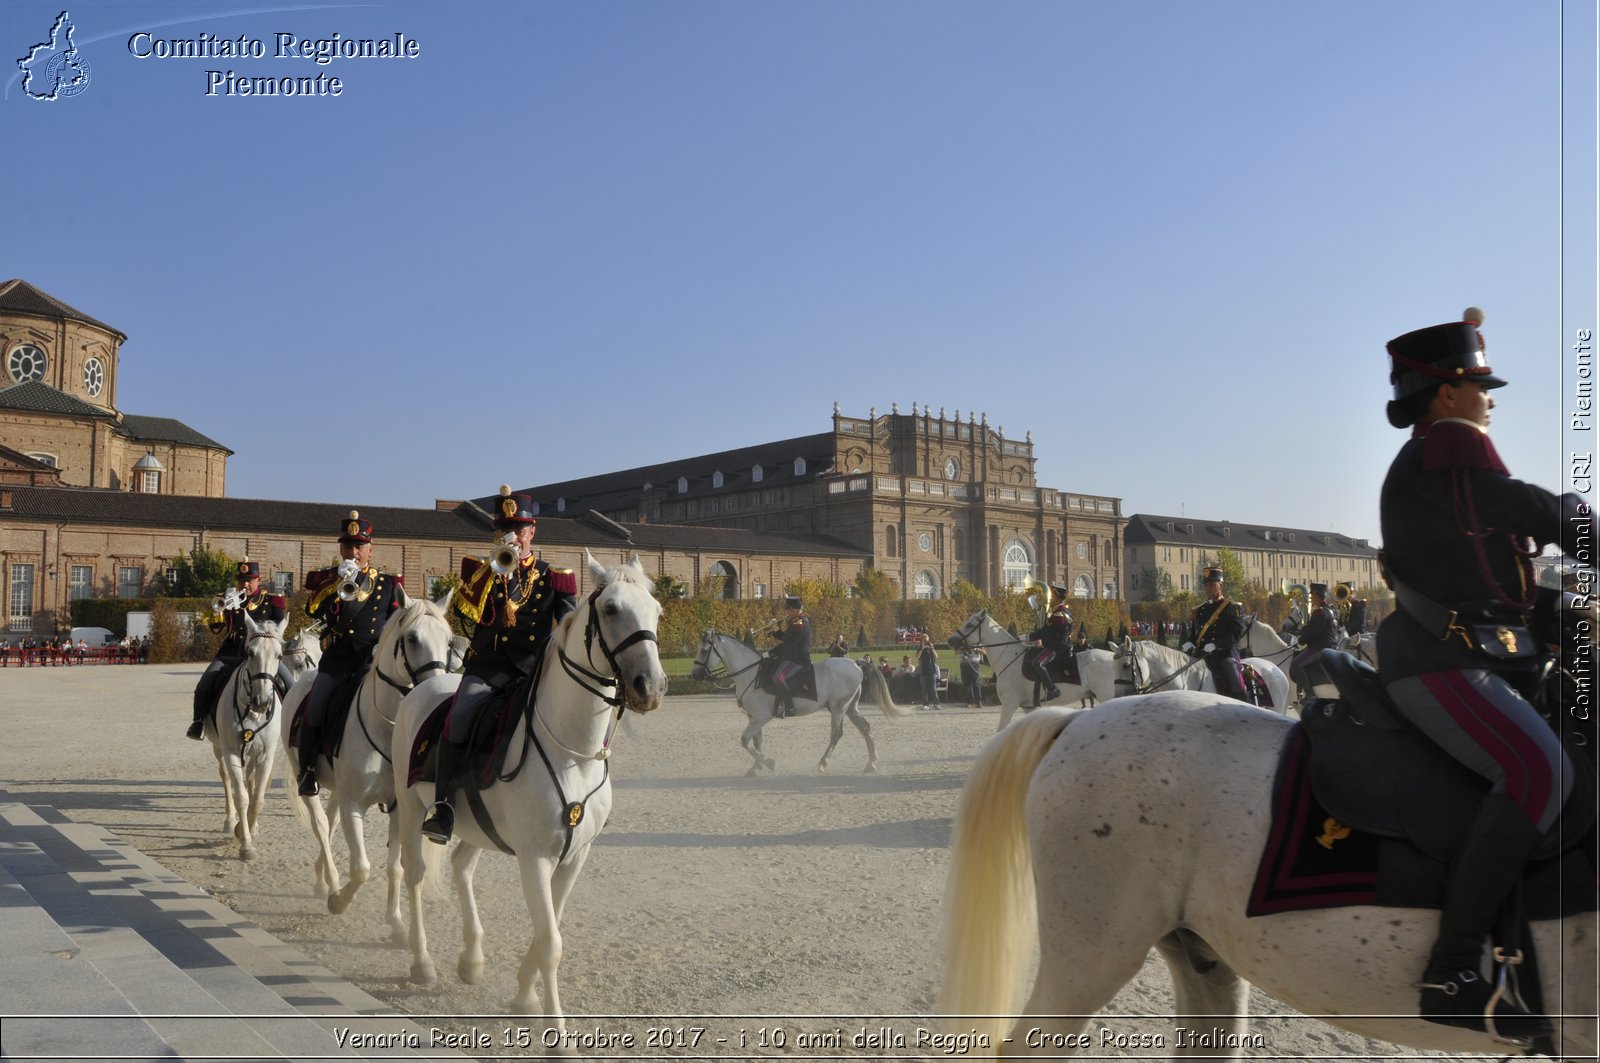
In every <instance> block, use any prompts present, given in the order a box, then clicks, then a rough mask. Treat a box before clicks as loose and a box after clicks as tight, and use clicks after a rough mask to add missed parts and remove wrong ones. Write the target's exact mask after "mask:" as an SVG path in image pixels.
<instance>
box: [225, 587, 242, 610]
mask: <svg viewBox="0 0 1600 1063" xmlns="http://www.w3.org/2000/svg"><path fill="white" fill-rule="evenodd" d="M243 604H244V595H242V594H240V593H239V589H238V588H237V587H229V588H228V590H227V592H226V593H224V594H223V596H222V608H223V609H224V610H228V609H237V608H239V606H241V605H243Z"/></svg>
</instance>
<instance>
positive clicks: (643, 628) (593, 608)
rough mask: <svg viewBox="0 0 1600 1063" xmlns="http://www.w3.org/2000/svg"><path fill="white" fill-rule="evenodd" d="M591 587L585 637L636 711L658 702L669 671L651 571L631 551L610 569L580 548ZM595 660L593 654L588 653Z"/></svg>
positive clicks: (621, 694)
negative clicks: (663, 657) (659, 641)
mask: <svg viewBox="0 0 1600 1063" xmlns="http://www.w3.org/2000/svg"><path fill="white" fill-rule="evenodd" d="M583 556H584V559H585V560H586V561H587V562H588V566H589V577H590V579H592V580H593V581H594V584H595V589H594V593H592V594H591V595H589V600H588V606H589V618H588V621H587V623H586V624H585V627H584V638H585V641H586V642H588V641H591V640H592V641H593V642H594V643H596V644H597V645H598V648H599V650H600V651H601V652H602V653H603V654H604V656H605V659H606V661H607V662H608V663H609V664H610V666H611V669H612V675H613V676H614V677H615V678H616V682H617V688H618V694H619V696H620V697H621V698H622V699H623V704H625V705H626V706H627V707H628V708H630V709H632V710H633V711H634V712H650V711H651V710H653V709H657V708H660V707H661V699H662V697H664V696H665V695H666V692H667V674H666V672H665V671H663V670H662V668H661V657H660V654H659V652H658V651H657V643H656V628H657V627H658V626H660V623H661V603H660V602H658V601H656V597H655V595H654V594H653V593H652V590H653V588H652V585H651V581H650V577H649V575H647V574H646V573H645V570H644V568H643V566H641V565H640V564H639V559H638V558H637V557H631V558H629V559H628V561H627V562H626V563H625V564H622V565H618V566H617V567H616V568H613V569H610V570H609V571H608V570H607V569H606V568H605V567H604V566H603V565H601V564H600V563H599V562H598V561H596V560H595V559H594V557H593V556H592V555H590V553H589V551H588V550H585V551H584V552H583ZM590 660H591V663H593V658H592V656H591V658H590Z"/></svg>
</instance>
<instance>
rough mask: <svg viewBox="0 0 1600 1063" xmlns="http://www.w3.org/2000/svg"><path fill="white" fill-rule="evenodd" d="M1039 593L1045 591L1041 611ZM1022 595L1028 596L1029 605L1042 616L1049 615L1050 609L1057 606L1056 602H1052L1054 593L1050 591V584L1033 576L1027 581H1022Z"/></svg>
mask: <svg viewBox="0 0 1600 1063" xmlns="http://www.w3.org/2000/svg"><path fill="white" fill-rule="evenodd" d="M1039 591H1044V607H1043V609H1040V606H1039V594H1038V592H1039ZM1022 593H1024V594H1026V595H1027V596H1028V605H1030V606H1031V607H1032V608H1033V609H1034V611H1036V612H1039V613H1040V614H1041V615H1044V614H1048V613H1049V612H1050V609H1051V608H1052V607H1053V606H1054V605H1055V602H1053V601H1051V598H1052V597H1053V595H1054V592H1053V591H1052V590H1051V589H1050V584H1048V583H1046V582H1044V581H1043V580H1037V579H1034V578H1033V577H1032V576H1029V577H1028V578H1027V579H1025V580H1023V581H1022Z"/></svg>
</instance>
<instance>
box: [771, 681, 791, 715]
mask: <svg viewBox="0 0 1600 1063" xmlns="http://www.w3.org/2000/svg"><path fill="white" fill-rule="evenodd" d="M773 697H774V698H776V699H777V703H776V704H775V705H774V706H773V708H772V715H773V716H776V717H777V718H778V719H780V720H787V719H788V718H789V717H791V716H793V715H794V695H793V694H791V693H789V688H788V687H784V686H780V687H778V692H777V693H776V694H774V695H773Z"/></svg>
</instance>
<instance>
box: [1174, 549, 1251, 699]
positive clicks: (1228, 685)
mask: <svg viewBox="0 0 1600 1063" xmlns="http://www.w3.org/2000/svg"><path fill="white" fill-rule="evenodd" d="M1204 582H1205V589H1206V600H1205V601H1203V602H1201V603H1200V604H1199V605H1198V606H1196V607H1195V611H1194V617H1193V619H1191V620H1190V621H1189V641H1188V642H1186V643H1184V646H1183V651H1184V652H1185V653H1187V654H1190V655H1191V656H1193V655H1196V654H1197V653H1198V655H1199V656H1202V657H1204V658H1205V662H1206V668H1208V669H1210V671H1211V678H1212V681H1213V682H1214V683H1215V684H1216V687H1217V693H1218V694H1226V695H1227V696H1228V697H1230V698H1237V699H1238V700H1240V701H1248V700H1250V699H1249V698H1248V697H1247V696H1246V695H1245V692H1244V674H1243V672H1242V671H1241V670H1240V669H1241V667H1242V666H1241V664H1240V662H1239V640H1240V639H1242V638H1244V611H1243V610H1241V609H1240V608H1239V603H1238V602H1231V601H1229V600H1228V596H1227V595H1225V594H1224V593H1223V592H1222V569H1220V568H1208V569H1206V571H1205V580H1204Z"/></svg>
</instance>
